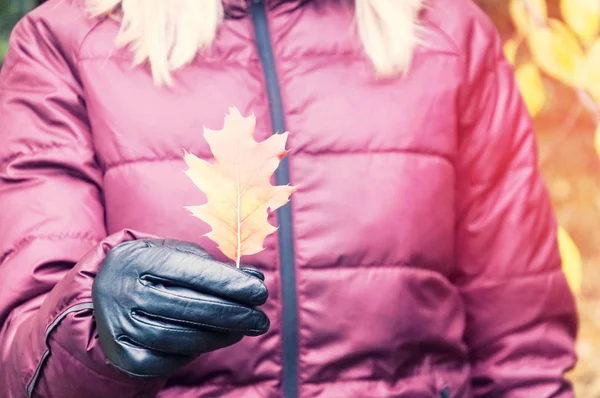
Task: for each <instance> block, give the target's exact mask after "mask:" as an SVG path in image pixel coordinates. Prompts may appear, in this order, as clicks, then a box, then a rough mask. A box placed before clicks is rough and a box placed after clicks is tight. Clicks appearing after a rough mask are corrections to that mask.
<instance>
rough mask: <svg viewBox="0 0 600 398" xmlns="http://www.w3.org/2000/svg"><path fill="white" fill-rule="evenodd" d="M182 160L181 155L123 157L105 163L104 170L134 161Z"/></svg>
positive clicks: (133, 162)
mask: <svg viewBox="0 0 600 398" xmlns="http://www.w3.org/2000/svg"><path fill="white" fill-rule="evenodd" d="M179 161H183V156H164V157H156V158H150V157H148V158H136V159H123V160H119V161H116V162H111V163H106V164H105V165H104V172H105V173H106V172H107V171H108V170H110V169H114V168H117V167H122V166H127V165H130V164H135V163H155V162H179Z"/></svg>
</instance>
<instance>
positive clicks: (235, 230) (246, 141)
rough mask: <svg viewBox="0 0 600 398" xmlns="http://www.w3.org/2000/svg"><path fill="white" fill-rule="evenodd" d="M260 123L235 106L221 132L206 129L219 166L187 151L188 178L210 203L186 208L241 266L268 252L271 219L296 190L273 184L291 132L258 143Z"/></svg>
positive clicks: (226, 117)
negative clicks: (249, 257) (248, 258)
mask: <svg viewBox="0 0 600 398" xmlns="http://www.w3.org/2000/svg"><path fill="white" fill-rule="evenodd" d="M255 124H256V120H255V118H254V116H253V115H252V116H249V117H243V116H242V115H241V114H240V112H239V110H237V109H236V108H230V109H229V114H228V115H226V116H225V123H224V126H223V129H222V130H210V129H208V128H206V127H205V128H204V138H205V139H206V141H207V142H208V144H209V146H210V149H211V151H212V154H213V157H214V162H213V163H209V162H206V161H204V160H202V159H200V158H198V157H196V156H194V155H192V154H191V153H188V152H186V153H185V156H184V160H185V162H186V163H187V166H188V170H187V171H186V174H187V176H188V177H189V178H190V179H191V180H192V181H193V182H194V184H195V185H196V186H197V187H198V188H199V189H200V190H201V191H202V192H203V193H204V195H206V198H207V203H206V204H204V205H201V206H189V207H187V208H188V209H189V210H190V211H191V213H192V214H193V215H194V216H195V217H198V218H199V219H201V220H202V221H204V222H206V223H207V224H208V225H209V226H210V227H211V228H212V230H211V232H209V233H208V234H207V235H206V236H207V237H208V238H209V239H211V240H212V241H214V242H215V243H217V244H218V246H219V249H220V250H221V252H223V254H224V255H225V256H227V257H228V258H230V259H231V260H233V261H235V262H236V265H237V266H238V267H239V265H240V258H241V257H242V256H245V255H251V254H256V253H258V252H260V251H261V250H263V243H264V240H265V238H266V237H267V236H268V235H269V234H271V233H273V232H275V231H276V230H277V228H276V227H274V226H273V225H271V224H270V223H269V221H268V215H269V212H272V211H274V210H276V209H278V208H279V207H281V206H283V205H285V204H286V203H287V202H288V201H289V197H290V195H291V194H292V193H293V192H294V191H295V190H296V187H292V186H273V185H271V176H272V175H273V173H274V172H275V170H276V169H277V167H278V166H279V162H280V161H281V158H282V157H284V156H285V155H286V153H287V151H286V150H285V143H286V140H287V136H288V133H287V132H286V133H283V134H276V135H273V136H271V137H269V138H268V139H266V140H265V141H262V142H256V141H255V140H254V129H255Z"/></svg>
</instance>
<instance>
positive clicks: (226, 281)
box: [92, 240, 269, 377]
mask: <svg viewBox="0 0 600 398" xmlns="http://www.w3.org/2000/svg"><path fill="white" fill-rule="evenodd" d="M263 280H264V275H263V274H262V273H261V272H260V271H258V270H256V269H251V268H242V269H237V268H235V267H232V266H229V265H226V264H222V263H220V262H218V261H216V260H214V259H213V258H212V257H211V256H210V255H209V254H207V253H206V252H205V251H204V250H202V249H201V248H200V247H199V246H196V245H194V244H192V243H186V242H179V241H173V240H145V241H144V240H137V241H130V242H125V243H122V244H120V245H118V246H116V247H115V248H113V249H112V250H111V251H110V252H109V253H108V256H107V257H106V259H105V260H104V262H103V264H102V267H101V269H100V271H99V272H98V275H97V276H96V279H95V281H94V284H93V288H92V297H93V303H94V314H95V318H96V325H97V329H98V336H99V338H100V345H101V347H102V349H103V350H104V353H105V354H106V356H107V358H108V360H109V361H110V362H111V363H112V364H113V365H114V366H115V367H117V368H119V369H121V370H122V371H124V372H126V373H128V374H130V375H133V376H138V377H152V376H166V375H168V374H170V373H172V372H174V371H176V370H178V369H179V368H181V367H183V366H184V365H185V364H187V363H188V362H190V361H191V360H193V359H194V358H195V357H197V356H198V355H200V354H202V353H205V352H209V351H213V350H217V349H219V348H223V347H226V346H229V345H231V344H234V343H237V342H239V341H240V340H241V339H242V337H244V335H247V336H258V335H261V334H263V333H265V332H266V331H267V330H268V329H269V318H268V317H267V316H266V315H265V313H264V312H262V311H260V310H259V309H257V308H256V306H259V305H262V304H264V303H265V301H266V300H267V295H268V292H267V288H266V286H265V285H264V283H263Z"/></svg>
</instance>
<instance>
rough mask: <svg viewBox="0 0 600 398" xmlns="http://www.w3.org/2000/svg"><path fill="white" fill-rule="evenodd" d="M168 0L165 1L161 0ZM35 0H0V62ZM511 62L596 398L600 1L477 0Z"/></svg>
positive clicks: (587, 393) (586, 381)
mask: <svg viewBox="0 0 600 398" xmlns="http://www.w3.org/2000/svg"><path fill="white" fill-rule="evenodd" d="M166 1H168V0H166ZM38 2H41V1H38V0H0V64H1V62H2V59H3V56H4V53H5V51H6V48H7V40H8V36H9V34H10V30H11V29H12V27H13V26H14V24H15V22H16V21H17V20H18V19H19V18H21V16H22V15H24V14H25V13H26V12H27V11H29V10H30V9H32V8H33V7H35V6H36V5H37V3H38ZM476 2H477V3H478V4H479V5H480V6H481V7H482V8H483V9H484V10H485V12H486V13H487V14H488V15H489V16H490V17H491V19H492V20H493V21H494V23H495V24H496V26H497V27H498V30H499V32H500V34H501V36H502V38H503V39H504V42H505V54H506V56H507V58H508V59H509V60H510V62H511V63H512V64H513V65H514V68H515V74H516V77H517V80H518V83H519V87H520V89H521V92H522V94H523V97H524V98H525V101H526V103H527V106H528V108H529V111H530V113H531V114H532V116H533V118H534V124H535V129H536V133H537V136H538V142H539V154H540V156H539V162H540V168H541V170H542V173H543V175H544V178H545V180H546V183H547V185H548V188H549V191H550V193H551V196H552V201H553V204H554V208H555V210H556V214H557V216H558V220H559V224H560V230H559V234H558V237H557V238H558V240H559V244H560V248H561V254H562V256H563V267H564V269H565V272H566V274H567V277H568V279H569V282H570V285H571V288H572V289H573V291H574V293H575V294H576V296H577V302H578V306H579V313H580V317H581V328H580V333H579V339H578V354H579V363H578V365H577V368H576V369H574V371H573V372H572V373H571V374H570V375H569V377H570V378H571V380H573V382H574V385H575V388H576V395H577V397H581V398H600V184H599V182H600V157H599V153H600V129H598V124H599V121H600V105H599V104H600V38H599V37H600V0H476Z"/></svg>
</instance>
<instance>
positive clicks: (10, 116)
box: [0, 2, 161, 398]
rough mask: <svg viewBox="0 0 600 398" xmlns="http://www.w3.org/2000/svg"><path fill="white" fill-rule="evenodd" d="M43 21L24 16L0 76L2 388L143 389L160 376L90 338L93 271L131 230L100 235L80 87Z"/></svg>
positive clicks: (140, 392) (42, 391) (17, 394)
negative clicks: (115, 356) (116, 357)
mask: <svg viewBox="0 0 600 398" xmlns="http://www.w3.org/2000/svg"><path fill="white" fill-rule="evenodd" d="M61 3H64V2H61ZM52 4H53V5H49V6H48V7H56V8H59V6H58V5H57V4H56V3H52ZM57 12H58V11H57ZM58 18H62V16H59V17H58ZM67 19H68V18H67ZM53 21H57V18H53V19H52V20H50V18H48V19H47V20H46V19H44V18H43V17H38V16H35V15H34V16H31V15H30V16H28V17H26V18H24V19H23V20H22V21H21V22H20V23H19V24H18V25H17V27H16V28H15V29H14V31H13V33H12V35H11V40H10V50H9V52H8V54H7V58H6V62H5V65H4V67H3V69H2V71H1V73H0V209H1V210H0V292H1V294H0V386H1V387H0V395H2V397H7V398H21V397H27V396H36V397H75V396H78V397H84V396H85V397H110V396H115V397H116V396H118V397H129V396H153V394H154V393H155V392H156V391H157V390H158V389H159V388H160V384H161V381H158V380H157V381H154V382H141V381H137V380H133V379H129V378H128V377H127V376H125V375H124V374H121V373H120V372H118V371H117V370H116V369H113V368H112V367H111V366H110V365H108V363H107V361H106V358H105V356H104V354H103V353H102V351H101V348H100V346H99V344H98V340H97V334H96V332H95V326H94V322H93V318H92V299H91V285H92V282H93V279H94V276H95V274H96V271H97V269H98V267H99V265H100V263H101V262H102V260H103V259H104V255H105V253H106V252H107V251H108V250H110V248H111V247H112V246H114V245H116V244H118V243H119V242H121V241H124V240H128V239H135V238H136V237H137V235H136V233H134V232H130V231H122V232H120V233H117V234H114V235H112V236H110V237H108V238H107V237H106V236H105V235H106V231H105V227H104V212H103V205H102V197H101V184H102V172H101V170H100V169H99V167H98V166H97V164H96V162H95V159H94V151H93V149H92V140H91V137H90V128H89V126H88V121H87V119H86V108H85V102H84V96H83V92H82V88H81V85H80V84H79V82H78V79H77V77H76V72H75V71H76V69H75V66H76V64H75V62H74V61H73V60H71V59H69V57H70V55H69V54H70V52H69V51H70V50H68V49H67V48H65V47H63V44H64V43H65V42H67V41H68V40H66V39H65V38H63V37H61V35H60V34H59V33H55V32H54V31H53V29H54V26H53V23H54V22H53Z"/></svg>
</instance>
